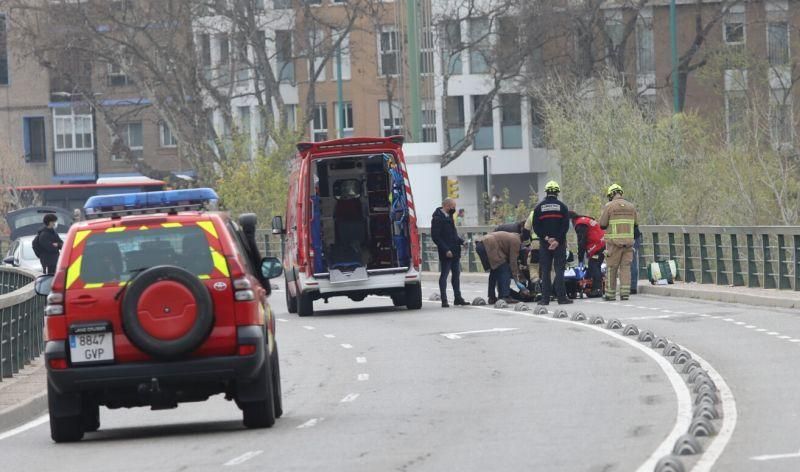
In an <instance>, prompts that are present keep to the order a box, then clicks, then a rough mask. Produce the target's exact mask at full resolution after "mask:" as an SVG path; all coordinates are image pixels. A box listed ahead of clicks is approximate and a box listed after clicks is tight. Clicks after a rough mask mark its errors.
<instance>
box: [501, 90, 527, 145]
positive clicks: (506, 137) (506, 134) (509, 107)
mask: <svg viewBox="0 0 800 472" xmlns="http://www.w3.org/2000/svg"><path fill="white" fill-rule="evenodd" d="M500 112H501V125H502V128H503V132H502V138H503V149H521V148H522V107H521V99H520V96H519V94H516V93H505V94H501V95H500Z"/></svg>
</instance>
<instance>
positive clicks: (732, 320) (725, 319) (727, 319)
mask: <svg viewBox="0 0 800 472" xmlns="http://www.w3.org/2000/svg"><path fill="white" fill-rule="evenodd" d="M722 321H728V322H734V321H736V320H734V319H733V318H724V319H723V320H722Z"/></svg>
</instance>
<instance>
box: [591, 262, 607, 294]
mask: <svg viewBox="0 0 800 472" xmlns="http://www.w3.org/2000/svg"><path fill="white" fill-rule="evenodd" d="M605 258H606V256H605V255H603V253H602V252H601V253H598V254H596V255H595V257H590V258H589V275H590V276H591V277H592V290H596V291H598V292H602V291H603V261H604V260H605Z"/></svg>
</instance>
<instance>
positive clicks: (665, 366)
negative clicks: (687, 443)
mask: <svg viewBox="0 0 800 472" xmlns="http://www.w3.org/2000/svg"><path fill="white" fill-rule="evenodd" d="M434 303H435V302H434ZM472 308H477V309H480V310H489V311H496V312H500V313H505V314H508V313H516V314H518V315H521V316H527V317H529V318H536V319H538V320H542V321H547V322H553V323H569V324H575V322H573V321H569V320H565V319H560V318H549V317H543V316H541V315H534V314H533V313H528V312H522V311H519V312H513V311H509V310H504V309H501V308H494V307H486V306H478V307H472ZM581 326H583V327H585V328H588V329H593V330H595V331H597V332H600V333H603V334H605V335H607V336H611V337H613V338H615V339H618V340H620V341H622V342H624V343H627V344H629V345H630V346H633V347H634V348H636V349H638V350H640V351H641V352H643V353H644V354H646V355H647V356H648V357H650V358H651V359H653V360H654V361H655V362H656V364H658V366H659V367H661V370H662V371H663V372H664V375H666V376H667V379H668V380H669V382H670V384H672V389H673V390H674V391H675V396H676V398H677V402H678V408H677V413H676V415H675V425H674V426H673V428H672V431H670V433H669V434H668V435H667V437H666V438H665V439H664V441H663V442H662V443H661V444H660V445H659V446H658V448H657V449H656V450H655V451H653V453H652V454H651V455H650V457H648V458H647V460H646V461H645V462H644V463H643V464H642V465H641V466H639V468H638V469H636V472H650V471H652V470H653V468H654V467H655V465H656V462H658V460H659V459H661V458H662V457H664V456H665V455H667V454H670V453H672V447H673V446H674V445H675V441H676V440H677V439H678V438H679V437H680V436H681V435H682V434H684V433H685V432H686V430H687V429H688V428H689V424H690V423H691V420H692V397H691V395H690V393H689V388H688V387H687V385H686V383H685V382H684V380H683V377H681V375H680V374H679V373H678V371H677V370H675V368H674V367H673V366H672V364H670V362H669V361H668V360H667V359H666V358H664V357H663V356H661V355H659V354H658V353H656V351H653V350H652V349H649V348H648V347H646V346H644V345H643V344H640V343H638V342H637V341H635V340H633V339H630V338H628V337H625V336H622V335H621V334H617V333H615V332H612V331H609V330H607V329H605V328H603V327H599V326H595V325H581ZM700 362H701V363H702V362H703V361H700ZM709 367H710V366H709ZM707 370H709V375H711V370H710V369H707ZM717 375H718V374H717ZM712 379H713V380H714V382H715V383H717V384H718V388H719V389H720V392H722V388H723V386H722V385H720V384H724V380H722V378H721V377H719V379H720V382H717V380H716V379H714V378H713V377H712ZM725 387H727V386H725ZM732 398H733V396H732V395H731V399H732ZM735 414H736V413H735V411H734V413H733V415H734V417H735ZM734 423H735V420H734ZM724 427H725V424H723V428H724ZM731 431H732V429H731ZM725 442H726V443H727V439H726V441H725ZM723 447H724V446H723ZM714 460H716V457H715V458H714ZM714 460H712V461H711V464H713V463H714Z"/></svg>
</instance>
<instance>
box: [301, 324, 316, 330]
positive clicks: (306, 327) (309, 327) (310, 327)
mask: <svg viewBox="0 0 800 472" xmlns="http://www.w3.org/2000/svg"><path fill="white" fill-rule="evenodd" d="M303 329H307V330H309V331H313V330H315V329H317V328H315V327H313V326H308V325H306V326H303Z"/></svg>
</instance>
